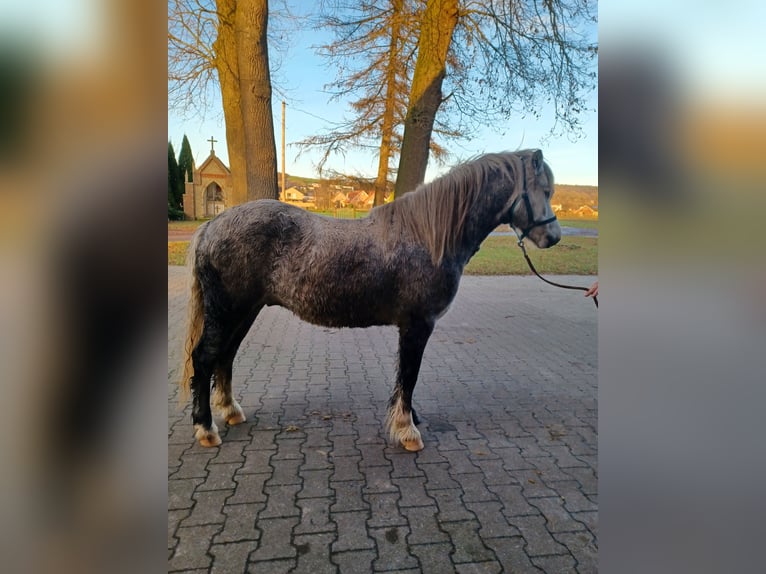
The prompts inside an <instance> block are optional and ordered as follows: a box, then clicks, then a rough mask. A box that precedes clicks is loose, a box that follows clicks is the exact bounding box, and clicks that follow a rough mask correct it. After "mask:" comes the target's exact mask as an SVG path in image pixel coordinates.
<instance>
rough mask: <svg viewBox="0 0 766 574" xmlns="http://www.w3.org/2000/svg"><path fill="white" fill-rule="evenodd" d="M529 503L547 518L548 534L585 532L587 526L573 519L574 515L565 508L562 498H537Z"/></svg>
mask: <svg viewBox="0 0 766 574" xmlns="http://www.w3.org/2000/svg"><path fill="white" fill-rule="evenodd" d="M529 503H530V504H531V505H532V506H534V507H535V508H537V509H538V510H540V512H541V513H542V515H543V516H544V517H545V521H546V528H547V529H548V532H551V533H556V532H574V531H578V530H585V526H584V525H583V524H582V523H581V522H578V521H576V520H574V519H573V518H572V515H571V514H570V513H569V512H568V511H567V510H566V509H565V508H564V501H563V500H561V498H560V497H551V498H535V499H532V500H530V501H529Z"/></svg>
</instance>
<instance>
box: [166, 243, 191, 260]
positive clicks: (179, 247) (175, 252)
mask: <svg viewBox="0 0 766 574" xmlns="http://www.w3.org/2000/svg"><path fill="white" fill-rule="evenodd" d="M188 250H189V242H188V241H168V265H185V264H186V252H187V251H188Z"/></svg>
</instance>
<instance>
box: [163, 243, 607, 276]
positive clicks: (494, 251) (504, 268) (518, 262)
mask: <svg viewBox="0 0 766 574" xmlns="http://www.w3.org/2000/svg"><path fill="white" fill-rule="evenodd" d="M527 243H529V242H527ZM188 248H189V242H188V241H169V242H168V265H184V264H185V261H186V251H187V249H188ZM527 253H528V254H529V258H530V259H531V260H532V263H534V266H535V268H536V269H537V270H538V271H539V272H540V273H543V274H545V273H548V274H552V275H596V274H597V273H598V239H597V238H595V237H570V236H566V237H564V238H563V239H562V240H561V242H560V243H559V244H558V245H556V246H554V247H552V248H550V249H537V248H536V247H534V246H533V245H531V244H530V245H529V247H527ZM465 273H466V274H467V275H529V274H530V273H531V272H530V271H529V268H528V267H527V262H526V261H524V257H523V255H522V253H521V249H519V247H518V246H517V245H516V239H515V238H514V237H512V236H501V237H488V238H487V239H486V240H484V243H482V244H481V249H480V250H479V252H478V253H477V254H476V255H474V256H473V259H471V261H470V262H469V263H468V266H467V267H466V269H465Z"/></svg>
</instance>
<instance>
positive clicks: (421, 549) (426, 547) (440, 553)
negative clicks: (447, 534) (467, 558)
mask: <svg viewBox="0 0 766 574" xmlns="http://www.w3.org/2000/svg"><path fill="white" fill-rule="evenodd" d="M453 551H454V548H453V547H452V544H451V543H437V544H413V545H410V553H411V554H412V555H413V556H416V557H417V558H418V561H419V563H420V569H421V571H422V572H423V574H444V573H445V572H453V571H454V570H455V565H454V564H453V563H452V559H451V557H450V553H451V552H453Z"/></svg>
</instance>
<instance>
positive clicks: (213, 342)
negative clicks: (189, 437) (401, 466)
mask: <svg viewBox="0 0 766 574" xmlns="http://www.w3.org/2000/svg"><path fill="white" fill-rule="evenodd" d="M221 333H222V330H221V328H220V327H219V326H217V325H215V324H214V322H213V321H210V320H209V317H205V326H204V328H203V331H202V336H201V337H200V340H199V343H197V346H196V347H195V348H194V350H193V351H192V362H193V364H194V376H193V377H192V383H191V388H192V423H194V429H195V432H194V437H195V438H196V439H197V440H198V441H199V443H200V444H201V445H202V446H218V445H219V444H221V437H220V436H219V435H218V427H216V425H215V422H213V415H212V413H211V412H210V382H211V381H210V378H211V376H212V374H213V368H214V366H215V364H216V362H217V360H218V353H219V352H220V345H221V343H220V341H221Z"/></svg>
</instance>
